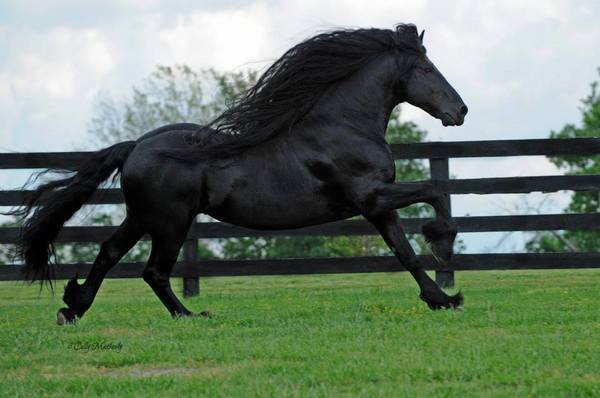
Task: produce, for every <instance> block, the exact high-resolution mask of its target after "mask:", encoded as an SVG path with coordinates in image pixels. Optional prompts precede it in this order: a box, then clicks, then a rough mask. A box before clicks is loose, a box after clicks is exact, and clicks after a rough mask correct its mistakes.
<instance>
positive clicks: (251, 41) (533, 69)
mask: <svg viewBox="0 0 600 398" xmlns="http://www.w3.org/2000/svg"><path fill="white" fill-rule="evenodd" d="M599 20H600V2H598V1H576V0H571V1H562V0H545V1H543V2H541V1H540V2H533V1H513V0H504V1H485V0H479V1H469V0H457V1H452V2H440V1H428V0H411V1H399V0H394V1H377V0H371V1H368V2H365V1H364V0H328V1H316V0H315V1H313V0H302V1H299V0H291V1H241V0H234V1H227V0H199V1H183V0H173V1H155V0H143V1H142V0H103V1H86V2H81V1H60V0H57V1H29V0H19V1H6V0H0V152H30V151H68V150H73V149H75V148H82V147H86V138H87V136H86V134H87V133H86V128H87V124H88V122H89V120H90V119H91V117H92V115H93V110H94V104H95V101H96V100H97V98H98V96H99V95H101V94H102V93H104V94H109V95H111V96H112V97H114V98H116V99H124V98H127V96H128V95H129V94H130V92H131V88H132V86H133V85H138V84H140V83H141V81H142V80H143V79H144V78H145V77H147V76H148V75H149V74H150V73H151V72H152V71H153V70H154V69H155V67H156V65H157V64H162V65H173V64H180V63H185V64H188V65H190V66H191V67H193V68H209V67H213V68H216V69H219V70H222V71H236V70H240V69H243V68H247V67H252V68H257V69H260V68H264V67H265V66H268V65H269V63H270V62H272V61H274V60H275V59H277V58H278V57H279V56H280V55H281V54H282V53H283V52H284V51H285V50H286V49H288V48H289V47H291V46H293V45H294V44H295V43H297V42H298V41H300V40H302V39H304V38H307V37H310V36H311V35H314V34H315V33H318V32H321V31H323V30H328V29H332V28H338V27H378V28H392V27H393V25H394V24H396V23H399V22H403V23H407V22H411V23H415V24H416V25H417V27H418V28H419V29H424V30H425V42H424V44H425V46H426V47H427V49H428V55H429V57H430V59H431V60H432V61H433V62H434V63H435V64H436V66H437V67H438V69H439V70H440V71H441V72H442V73H443V74H444V75H445V76H446V78H447V79H448V81H449V82H450V83H451V84H452V85H453V86H454V87H455V88H456V90H457V91H458V92H459V93H460V94H461V96H462V98H463V100H464V101H465V103H466V104H467V105H468V106H469V114H468V115H467V119H466V122H465V124H464V125H463V126H461V127H446V128H445V127H443V126H442V125H441V123H440V122H439V121H438V120H435V119H433V118H431V117H430V116H429V115H427V114H426V113H425V112H423V111H421V110H420V109H417V108H414V107H411V106H410V105H406V106H403V107H402V118H403V119H405V120H412V121H414V122H416V123H417V124H418V125H419V126H421V127H423V128H424V129H426V130H427V131H428V132H429V136H428V140H431V141H453V140H491V139H521V138H543V137H547V136H548V134H549V132H550V131H552V130H558V129H560V128H561V127H562V126H563V125H564V124H566V123H579V120H580V111H579V100H580V99H581V98H583V97H584V96H586V95H587V93H588V92H589V85H590V83H591V82H592V81H594V80H597V79H598V77H599V76H598V72H597V68H598V67H600V47H599V46H598V43H600V23H598V21H599ZM450 167H451V168H450V171H451V173H452V175H453V176H455V177H461V178H477V177H494V176H520V175H550V174H558V173H559V171H557V170H556V169H555V168H554V167H553V166H552V165H551V164H550V163H549V162H548V161H547V160H546V159H545V158H543V157H526V158H493V159H486V160H482V159H471V160H452V161H451V164H450ZM9 180H10V181H9ZM0 184H3V185H0V189H6V188H7V187H8V186H9V185H11V184H14V182H13V179H12V178H7V177H6V175H5V176H4V177H0ZM17 185H18V184H17ZM14 186H16V185H14ZM542 200H545V202H544V203H545V204H546V205H545V206H546V207H547V209H548V210H549V211H560V209H561V208H562V207H564V205H565V204H566V203H567V201H568V195H567V194H560V193H559V194H553V195H541V194H538V195H535V194H534V195H528V196H524V195H486V196H477V195H468V196H465V197H453V211H454V214H455V215H464V214H471V215H486V214H490V215H491V214H493V215H498V214H507V213H509V212H512V213H514V212H517V213H518V212H523V211H524V208H525V207H526V206H525V205H527V204H531V205H534V206H537V204H538V203H540V201H542ZM467 235H471V236H468V237H467V238H466V239H465V240H466V241H467V243H468V248H469V249H470V250H469V251H485V250H488V249H489V248H491V247H494V246H495V244H496V242H497V241H498V240H499V239H500V238H501V234H480V236H478V237H476V236H474V235H475V234H465V236H467ZM522 240H523V237H522V236H520V235H519V234H516V235H515V236H512V237H511V238H510V239H508V240H507V241H506V242H505V243H504V244H503V246H502V247H503V248H504V250H507V249H519V247H522V244H521V243H522V242H521V241H522ZM519 245H521V246H519Z"/></svg>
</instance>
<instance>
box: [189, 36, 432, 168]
mask: <svg viewBox="0 0 600 398" xmlns="http://www.w3.org/2000/svg"><path fill="white" fill-rule="evenodd" d="M393 49H398V50H400V51H402V52H405V53H408V54H421V53H423V52H425V48H424V47H423V45H422V44H421V41H420V40H419V37H418V32H417V29H416V27H415V26H414V25H412V24H399V25H396V26H395V29H394V30H390V29H375V28H370V29H341V30H335V31H330V32H326V33H321V34H318V35H316V36H314V37H312V38H309V39H307V40H304V41H303V42H301V43H299V44H297V45H295V46H294V47H292V48H290V49H289V50H288V51H287V52H286V53H285V54H283V56H281V58H279V59H278V60H277V61H275V63H273V65H271V66H270V67H269V68H268V69H267V70H266V71H265V72H264V74H262V76H261V77H260V78H259V79H258V81H257V82H256V84H255V85H254V86H253V87H252V88H250V89H249V90H248V91H247V92H246V93H245V94H244V95H243V96H241V97H240V98H239V99H238V100H237V101H235V102H234V103H233V104H232V105H231V106H230V107H229V108H228V109H227V110H225V112H223V113H222V114H221V115H220V116H218V117H217V118H216V119H215V120H213V121H212V122H211V123H209V124H208V125H207V126H206V128H207V130H209V131H210V133H208V134H206V133H205V134H206V135H205V136H204V139H200V140H199V141H197V142H198V144H197V145H196V148H197V150H199V151H201V152H202V153H204V154H206V156H208V157H213V156H219V155H227V154H232V153H235V152H237V151H240V150H242V149H244V148H247V147H250V146H254V145H257V144H259V143H261V142H264V141H266V140H267V139H269V138H271V137H272V136H274V135H276V134H277V133H279V132H281V131H283V130H284V129H290V128H292V126H293V125H294V124H295V123H296V122H297V121H299V120H300V119H301V118H302V117H303V116H304V115H306V113H307V112H308V111H309V110H310V109H311V108H312V107H313V105H314V104H315V103H316V102H317V101H318V99H319V98H320V97H321V95H322V94H323V93H324V92H325V90H326V89H327V88H329V87H330V86H331V85H332V84H334V83H336V82H338V81H341V80H343V79H345V78H347V77H349V76H350V75H352V74H353V73H355V72H356V71H358V70H359V69H361V68H362V67H363V66H364V65H365V64H367V63H368V62H369V61H371V60H372V59H373V58H374V57H376V56H377V55H379V54H381V53H383V52H385V51H390V50H393ZM205 131H206V130H205Z"/></svg>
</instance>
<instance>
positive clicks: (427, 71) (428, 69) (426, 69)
mask: <svg viewBox="0 0 600 398" xmlns="http://www.w3.org/2000/svg"><path fill="white" fill-rule="evenodd" d="M424 71H425V73H431V72H433V69H431V68H430V67H426V68H425V69H424Z"/></svg>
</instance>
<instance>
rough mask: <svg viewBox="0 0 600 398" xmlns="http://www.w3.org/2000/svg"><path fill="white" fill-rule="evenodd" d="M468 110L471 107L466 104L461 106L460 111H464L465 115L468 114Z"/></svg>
mask: <svg viewBox="0 0 600 398" xmlns="http://www.w3.org/2000/svg"><path fill="white" fill-rule="evenodd" d="M467 112H469V108H467V106H466V105H463V106H461V107H460V113H462V115H463V116H464V115H466V114H467Z"/></svg>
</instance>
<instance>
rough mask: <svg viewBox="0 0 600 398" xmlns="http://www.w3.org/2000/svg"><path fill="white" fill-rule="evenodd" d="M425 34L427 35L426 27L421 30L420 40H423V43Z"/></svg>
mask: <svg viewBox="0 0 600 398" xmlns="http://www.w3.org/2000/svg"><path fill="white" fill-rule="evenodd" d="M423 36H425V29H423V30H422V31H421V34H420V35H419V41H420V42H421V44H423Z"/></svg>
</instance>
